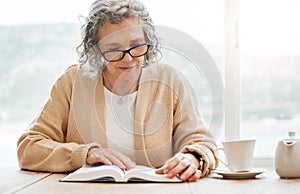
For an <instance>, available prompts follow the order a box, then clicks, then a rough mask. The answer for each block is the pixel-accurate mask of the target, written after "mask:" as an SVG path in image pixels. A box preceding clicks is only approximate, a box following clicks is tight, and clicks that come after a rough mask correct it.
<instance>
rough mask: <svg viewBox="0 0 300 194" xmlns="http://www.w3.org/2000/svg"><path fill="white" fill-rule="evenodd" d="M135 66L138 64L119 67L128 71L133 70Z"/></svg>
mask: <svg viewBox="0 0 300 194" xmlns="http://www.w3.org/2000/svg"><path fill="white" fill-rule="evenodd" d="M135 67H136V65H134V66H130V67H119V69H121V70H123V71H126V70H131V69H133V68H135Z"/></svg>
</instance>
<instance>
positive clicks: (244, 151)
mask: <svg viewBox="0 0 300 194" xmlns="http://www.w3.org/2000/svg"><path fill="white" fill-rule="evenodd" d="M255 141H256V140H254V139H251V140H233V141H223V142H222V145H223V148H217V150H216V157H217V158H218V159H219V161H220V162H222V163H223V164H224V165H225V166H227V168H228V169H229V170H230V171H233V172H238V171H250V170H251V169H252V159H253V151H254V145H255ZM219 151H223V152H224V154H225V161H224V160H223V159H222V158H221V157H220V155H219Z"/></svg>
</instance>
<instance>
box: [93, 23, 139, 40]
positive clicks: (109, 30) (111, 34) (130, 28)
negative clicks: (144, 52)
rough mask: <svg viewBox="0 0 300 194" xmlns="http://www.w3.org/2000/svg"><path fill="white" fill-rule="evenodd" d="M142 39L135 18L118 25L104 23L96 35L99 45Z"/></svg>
mask: <svg viewBox="0 0 300 194" xmlns="http://www.w3.org/2000/svg"><path fill="white" fill-rule="evenodd" d="M134 39H144V31H143V28H142V26H141V24H140V22H139V20H137V19H136V18H128V19H126V20H124V21H123V22H121V23H119V24H112V23H105V24H104V26H103V27H101V28H100V30H99V31H98V34H97V41H99V42H100V43H101V44H107V43H114V42H124V41H126V40H127V41H130V40H134Z"/></svg>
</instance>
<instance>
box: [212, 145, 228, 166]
mask: <svg viewBox="0 0 300 194" xmlns="http://www.w3.org/2000/svg"><path fill="white" fill-rule="evenodd" d="M220 151H222V152H223V153H224V148H217V149H216V152H215V153H216V157H217V159H218V160H219V161H220V162H221V163H222V164H224V165H225V166H227V167H228V162H227V158H226V155H225V154H224V156H225V160H226V161H224V160H223V159H222V158H221V156H220V155H219V152H220Z"/></svg>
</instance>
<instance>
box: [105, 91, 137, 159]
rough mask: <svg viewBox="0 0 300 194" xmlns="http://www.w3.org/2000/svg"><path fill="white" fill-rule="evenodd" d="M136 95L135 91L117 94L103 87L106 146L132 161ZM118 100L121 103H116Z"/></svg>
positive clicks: (133, 157)
mask: <svg viewBox="0 0 300 194" xmlns="http://www.w3.org/2000/svg"><path fill="white" fill-rule="evenodd" d="M136 96H137V92H133V93H131V94H129V95H126V96H118V95H116V94H114V93H112V92H111V91H109V90H108V89H107V88H106V87H104V98H105V100H104V103H105V122H106V136H107V146H108V148H111V149H114V150H117V151H119V152H121V153H123V154H125V155H126V156H128V157H129V158H130V159H131V160H132V161H133V162H135V151H134V118H135V117H134V110H135V103H136ZM120 100H121V101H122V103H118V102H119V101H120Z"/></svg>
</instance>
